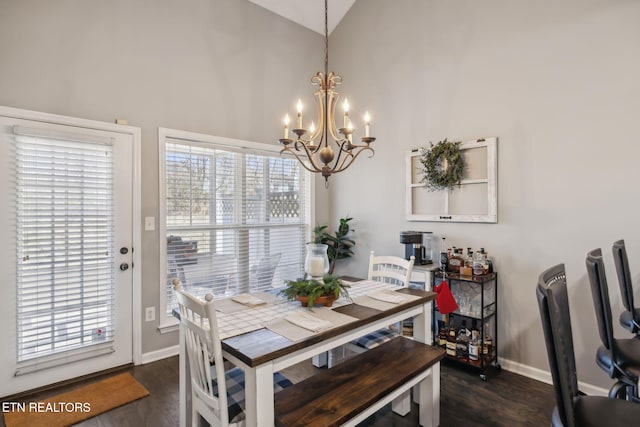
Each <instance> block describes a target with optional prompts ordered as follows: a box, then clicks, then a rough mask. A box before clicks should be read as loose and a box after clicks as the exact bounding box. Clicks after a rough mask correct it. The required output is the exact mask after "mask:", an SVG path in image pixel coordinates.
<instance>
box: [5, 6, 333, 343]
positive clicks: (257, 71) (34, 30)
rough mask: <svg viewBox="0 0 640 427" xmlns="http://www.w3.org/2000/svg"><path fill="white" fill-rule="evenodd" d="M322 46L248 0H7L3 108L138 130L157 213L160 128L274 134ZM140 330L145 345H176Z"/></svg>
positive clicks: (148, 205) (150, 260) (152, 264)
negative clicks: (122, 121) (124, 124)
mask: <svg viewBox="0 0 640 427" xmlns="http://www.w3.org/2000/svg"><path fill="white" fill-rule="evenodd" d="M321 49H322V37H321V36H320V35H318V34H316V33H312V32H311V31H308V30H306V29H304V28H302V27H300V26H298V25H296V24H294V23H292V22H290V21H287V20H284V19H282V18H280V17H278V16H276V15H274V14H272V13H269V12H268V11H266V10H264V9H262V8H260V7H258V6H255V5H253V4H252V3H250V2H248V1H245V0H242V1H240V0H135V1H131V0H114V1H108V2H105V1H97V0H89V1H87V0H65V1H50V0H25V1H10V0H0V105H4V106H9V107H16V108H24V109H29V110H36V111H44V112H48V113H55V114H62V115H69V116H75V117H81V118H88V119H94V120H102V121H106V122H113V120H114V119H116V118H122V119H127V120H128V121H129V124H130V125H132V126H138V127H140V128H141V129H142V157H143V161H142V162H143V164H142V195H143V198H142V215H143V217H144V216H154V217H156V218H157V217H158V148H157V147H158V131H157V128H158V127H159V126H161V127H169V128H175V129H181V130H187V131H193V132H202V133H207V134H212V135H219V136H225V137H229V138H238V139H244V140H250V141H257V142H273V143H275V141H276V138H278V137H280V133H281V130H280V129H281V122H282V118H283V117H284V113H285V112H286V111H287V109H288V110H289V112H290V113H293V112H294V103H295V101H296V99H297V98H298V97H299V96H304V95H307V94H308V96H309V101H310V97H311V93H312V86H311V85H310V84H309V79H310V78H311V76H312V75H313V74H314V73H315V72H316V71H317V70H318V69H320V68H321V67H322V64H323V62H322V56H320V55H317V51H318V50H321ZM325 198H326V196H325ZM322 206H326V202H325V203H323V204H322ZM321 212H322V211H321ZM319 219H320V220H322V216H320V217H319ZM161 241H162V239H160V237H159V235H158V232H157V231H143V239H142V244H143V247H142V264H143V265H142V278H143V279H142V280H143V281H142V307H148V306H156V307H157V306H158V300H159V293H158V282H159V280H160V278H161V277H162V275H161V274H160V272H159V268H158V263H159V261H158V257H159V249H158V247H159V245H160V242H161ZM142 313H143V317H144V310H142ZM142 328H143V329H142V333H143V336H142V352H143V353H147V352H151V351H154V350H158V349H162V348H164V347H167V346H172V345H176V344H177V333H169V334H165V335H161V334H160V333H159V332H158V330H157V323H143V324H142Z"/></svg>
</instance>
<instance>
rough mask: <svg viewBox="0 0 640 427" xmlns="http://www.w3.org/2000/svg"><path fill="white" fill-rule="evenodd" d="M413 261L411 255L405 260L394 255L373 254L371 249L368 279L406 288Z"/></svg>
mask: <svg viewBox="0 0 640 427" xmlns="http://www.w3.org/2000/svg"><path fill="white" fill-rule="evenodd" d="M414 261H415V258H414V257H413V256H412V257H411V259H410V260H409V261H407V260H406V259H404V258H400V257H396V256H375V252H374V251H371V256H370V257H369V275H368V279H369V280H374V281H377V282H384V283H391V284H394V285H396V286H401V287H405V288H406V287H408V286H409V281H410V280H411V271H412V270H413V263H414Z"/></svg>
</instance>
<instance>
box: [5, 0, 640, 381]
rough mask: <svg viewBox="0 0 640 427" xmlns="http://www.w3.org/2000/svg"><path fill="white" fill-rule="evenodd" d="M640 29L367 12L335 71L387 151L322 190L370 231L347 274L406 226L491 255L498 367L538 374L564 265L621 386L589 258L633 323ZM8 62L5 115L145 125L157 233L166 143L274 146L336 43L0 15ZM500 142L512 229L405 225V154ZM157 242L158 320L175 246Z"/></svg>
mask: <svg viewBox="0 0 640 427" xmlns="http://www.w3.org/2000/svg"><path fill="white" fill-rule="evenodd" d="M637 22H640V3H638V2H637V1H635V0H627V1H624V0H619V1H616V2H611V1H605V0H602V1H595V0H570V1H565V2H562V3H561V4H557V3H556V2H553V1H551V0H545V1H541V2H526V1H507V0H500V1H499V0H485V1H482V2H474V1H462V0H461V1H456V2H450V1H449V2H445V1H436V0H429V1H427V0H424V1H420V0H395V1H393V2H390V1H383V0H366V1H362V0H360V1H357V2H356V4H355V5H354V7H353V8H352V10H351V11H350V12H349V13H348V14H347V16H346V17H345V20H344V21H343V22H342V23H341V24H340V26H339V27H338V28H337V29H336V30H335V32H334V33H333V35H332V39H331V47H330V58H329V61H330V68H331V69H332V70H335V71H336V72H338V73H339V74H341V75H342V76H343V78H344V83H343V85H342V86H340V87H339V91H340V92H341V93H343V94H345V95H347V96H348V97H349V100H350V103H351V104H352V111H353V112H354V114H353V116H354V118H355V120H354V121H355V122H356V124H357V122H359V120H360V118H359V117H358V115H361V114H362V113H364V109H365V108H367V109H369V111H370V112H371V114H372V120H373V122H372V134H374V136H377V137H378V140H377V141H376V142H375V143H374V144H375V148H376V155H375V157H373V158H372V159H366V158H360V159H358V161H357V162H356V163H355V164H354V165H353V166H352V167H351V168H350V169H349V170H348V171H347V172H346V173H344V174H341V175H337V176H335V177H332V178H331V186H330V189H329V191H328V192H327V191H325V190H324V188H323V187H322V185H320V186H319V188H318V190H317V192H318V197H319V199H320V201H319V203H318V206H317V208H318V212H317V214H318V220H319V221H320V222H324V219H325V218H331V219H332V220H333V221H336V220H337V218H338V217H341V216H344V215H345V214H350V215H352V216H354V217H355V220H354V221H355V223H354V228H355V229H356V234H355V236H356V239H357V247H356V249H357V255H356V257H355V258H354V259H353V260H351V261H349V262H346V263H343V264H342V265H341V266H340V269H341V270H342V271H343V272H349V273H350V274H353V275H364V274H366V265H367V257H368V252H369V250H371V249H375V250H376V251H377V252H379V253H383V252H384V253H389V254H396V255H402V251H403V248H402V246H401V245H400V244H399V243H398V232H399V231H401V230H406V229H419V230H429V231H433V232H434V233H436V234H438V235H440V236H446V237H447V243H448V244H449V245H456V246H465V247H466V246H472V247H480V246H484V247H485V248H486V249H487V250H488V251H489V252H490V253H491V254H492V255H493V256H495V257H496V266H497V269H498V270H499V274H500V291H499V299H500V326H499V339H500V353H501V356H502V357H504V358H505V359H506V362H507V364H508V365H509V367H510V368H511V369H516V370H521V371H523V372H525V373H527V374H532V375H535V374H537V373H540V371H539V370H543V371H546V370H547V362H546V360H545V353H544V342H543V339H542V333H541V330H540V327H539V320H538V315H537V307H536V305H535V299H534V290H533V289H534V285H535V281H536V277H537V275H538V274H539V272H540V271H541V270H542V269H544V268H546V267H547V266H549V265H551V264H555V263H559V262H564V263H566V265H567V273H568V276H569V287H570V294H571V295H570V296H571V303H572V307H571V308H572V315H573V320H574V334H575V335H576V350H577V352H578V368H579V375H580V378H581V379H582V380H583V381H585V382H587V383H591V384H595V385H600V386H602V387H607V386H608V384H609V380H608V379H607V378H606V376H605V375H604V373H602V372H600V371H599V370H598V369H597V368H596V367H595V364H594V352H595V348H596V347H597V345H598V343H599V341H598V337H597V335H596V329H595V326H596V325H595V320H594V314H593V307H592V302H591V299H590V296H589V291H588V290H587V288H588V283H587V280H586V275H585V268H584V256H585V254H586V252H587V251H588V250H590V249H592V248H594V247H598V246H602V247H603V248H604V250H605V254H606V258H605V261H606V263H607V267H608V273H609V274H608V276H609V278H610V285H611V286H612V287H611V294H612V295H611V298H612V302H613V310H614V313H617V312H619V311H620V309H621V303H620V298H619V293H618V290H617V287H616V280H615V277H614V275H613V265H612V262H611V256H610V245H611V243H612V242H613V240H615V239H618V238H625V239H626V240H627V244H628V250H629V253H630V254H631V262H632V276H633V277H634V278H635V279H636V280H637V279H638V275H639V274H638V271H639V270H638V269H639V268H640V261H639V262H634V261H635V260H638V259H639V258H638V256H640V233H639V232H638V226H637V221H636V218H637V213H636V212H637V211H638V209H639V208H640V202H639V201H638V197H637V194H638V191H637V181H638V176H639V174H638V170H637V166H636V165H637V160H636V159H637V158H638V156H639V155H640V148H638V147H639V144H638V142H637V141H636V139H637V138H636V137H635V136H636V135H637V134H639V133H640V132H639V131H640V129H639V128H640V125H638V123H640V122H639V121H638V119H637V118H638V114H639V113H640V80H639V79H638V76H639V75H640V44H638V43H637V42H638V40H640V28H639V27H638V25H637ZM0 58H1V59H0V105H6V106H10V107H17V108H25V109H31V110H38V111H45V112H50V113H57V114H64V115H70V116H77V117H83V118H89V119H95V120H103V121H109V122H110V121H113V120H114V119H115V118H125V119H128V120H129V123H130V124H131V125H133V126H139V127H140V128H142V138H143V141H142V142H143V148H142V153H143V159H144V160H143V166H142V191H143V200H142V214H143V216H156V217H157V216H158V177H157V173H158V156H157V127H158V126H163V127H171V128H177V129H183V130H189V131H195V132H203V133H209V134H213V135H221V136H226V137H231V138H240V139H248V140H253V141H261V142H270V141H272V140H273V139H274V138H277V137H278V136H279V135H280V122H281V119H282V115H283V114H284V111H285V110H286V109H287V108H288V109H289V111H290V112H293V102H294V101H295V99H297V97H299V96H300V97H303V100H304V101H305V103H306V104H307V105H309V104H310V100H311V93H312V87H311V86H310V85H309V78H310V77H311V75H312V74H313V73H315V71H317V70H319V69H321V68H322V40H321V37H320V36H319V35H317V34H314V33H312V32H310V31H308V30H305V29H303V28H302V27H299V26H297V25H295V24H292V23H291V22H289V21H286V20H284V19H282V18H280V17H277V16H275V15H273V14H270V13H269V12H267V11H265V10H263V9H261V8H259V7H257V6H254V5H252V4H251V3H249V2H247V1H241V0H180V1H179V0H161V1H159V0H137V1H130V0H113V1H110V2H100V1H96V0H89V1H87V0H84V1H83V0H67V1H62V0H60V1H50V0H23V1H20V2H18V1H10V0H0ZM305 98H306V99H305ZM356 114H357V115H356ZM484 136H497V137H498V138H499V143H498V157H499V160H498V164H499V172H498V186H499V188H498V198H499V212H498V215H499V223H498V224H495V225H489V224H440V223H428V222H425V223H420V222H418V223H410V222H407V221H406V220H405V216H404V155H405V151H406V150H408V149H411V148H415V147H418V146H421V145H425V144H427V143H428V141H434V142H435V141H438V140H440V139H443V138H445V137H448V138H449V139H461V140H466V139H473V138H477V137H484ZM327 194H329V196H328V197H327ZM333 225H335V224H333ZM143 233H144V234H143V248H142V254H143V255H142V257H143V266H142V268H143V283H142V287H143V293H142V297H143V301H142V305H143V307H147V306H151V305H157V301H158V285H157V284H158V281H159V280H160V277H161V275H160V272H159V271H158V245H159V244H160V241H161V239H160V238H159V236H158V233H157V232H143ZM638 298H640V296H639V297H638ZM156 326H157V325H155V324H152V323H143V337H142V338H143V341H142V344H143V347H142V348H143V352H145V353H146V352H152V351H154V350H159V349H162V348H164V347H167V346H171V345H175V344H176V342H177V335H176V334H166V335H160V334H159V332H158V331H157V329H156ZM616 332H617V334H618V335H622V334H623V332H622V331H621V330H619V329H618V330H617V331H616Z"/></svg>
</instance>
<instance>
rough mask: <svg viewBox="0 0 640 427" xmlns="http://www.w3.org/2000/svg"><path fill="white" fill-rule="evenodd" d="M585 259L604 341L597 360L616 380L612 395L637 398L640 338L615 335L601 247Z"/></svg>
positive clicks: (601, 336)
mask: <svg viewBox="0 0 640 427" xmlns="http://www.w3.org/2000/svg"><path fill="white" fill-rule="evenodd" d="M586 263H587V275H588V276H589V282H590V283H591V295H592V296H593V305H594V308H595V311H596V318H597V321H598V332H599V333H600V340H601V341H602V345H601V346H600V347H599V348H598V351H597V353H596V363H597V364H598V366H600V368H602V369H603V370H604V371H605V372H606V373H607V374H608V375H609V376H610V377H611V378H614V379H615V380H616V383H615V384H613V386H612V387H611V389H610V390H609V397H618V398H628V399H630V400H636V401H637V400H638V376H639V375H640V340H636V339H631V338H628V339H616V338H615V337H614V336H613V320H612V316H611V304H610V300H609V287H608V286H607V277H606V275H605V270H604V261H603V260H602V251H601V250H600V249H599V248H598V249H594V250H592V251H591V252H589V253H588V254H587V261H586Z"/></svg>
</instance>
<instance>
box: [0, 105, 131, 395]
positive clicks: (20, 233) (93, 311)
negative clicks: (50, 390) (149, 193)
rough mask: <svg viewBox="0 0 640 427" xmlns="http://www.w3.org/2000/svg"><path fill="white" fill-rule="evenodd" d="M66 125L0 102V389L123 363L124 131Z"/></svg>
mask: <svg viewBox="0 0 640 427" xmlns="http://www.w3.org/2000/svg"><path fill="white" fill-rule="evenodd" d="M34 115H35V117H38V114H37V113H34ZM45 117H46V116H45ZM69 122H70V123H71V124H52V123H47V122H45V121H42V120H38V119H35V120H30V119H28V120H25V119H19V118H15V117H7V116H3V115H2V110H1V109H0V184H1V185H2V188H1V194H2V204H1V207H0V210H1V212H2V213H1V216H0V229H1V230H2V233H1V235H2V236H3V237H2V245H1V247H0V267H1V270H0V271H2V272H3V274H2V277H3V279H2V284H1V285H0V290H1V292H2V296H1V299H0V300H1V301H3V302H4V304H3V305H4V306H3V307H2V309H1V310H0V322H1V326H0V342H1V343H2V350H0V396H7V395H11V394H14V393H18V392H21V391H25V390H30V389H33V388H37V387H41V386H44V385H47V384H52V383H56V382H59V381H62V380H66V379H69V378H74V377H78V376H82V375H86V374H88V373H91V372H96V371H100V370H103V369H108V368H112V367H115V366H120V365H123V364H127V363H130V362H132V357H133V350H132V318H133V316H132V292H133V274H132V271H133V268H132V267H133V266H132V261H133V252H132V242H133V226H132V225H133V200H132V194H133V191H132V188H133V162H134V160H133V159H134V156H133V150H134V144H133V141H132V139H133V136H132V135H131V134H127V133H125V132H118V131H117V130H113V131H112V130H110V127H111V128H115V125H110V124H106V125H108V126H106V127H102V128H101V129H96V126H91V124H92V123H94V124H95V122H89V121H83V120H80V119H72V120H69ZM105 129H108V130H105Z"/></svg>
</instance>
